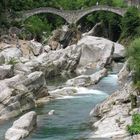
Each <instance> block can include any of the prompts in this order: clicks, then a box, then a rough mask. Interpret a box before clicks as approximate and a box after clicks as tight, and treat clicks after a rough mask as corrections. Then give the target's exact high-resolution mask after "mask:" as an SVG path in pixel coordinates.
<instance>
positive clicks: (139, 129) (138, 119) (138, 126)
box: [127, 114, 140, 135]
mask: <svg viewBox="0 0 140 140" xmlns="http://www.w3.org/2000/svg"><path fill="white" fill-rule="evenodd" d="M127 130H128V132H129V133H130V134H131V135H136V134H140V114H133V115H132V125H128V126H127Z"/></svg>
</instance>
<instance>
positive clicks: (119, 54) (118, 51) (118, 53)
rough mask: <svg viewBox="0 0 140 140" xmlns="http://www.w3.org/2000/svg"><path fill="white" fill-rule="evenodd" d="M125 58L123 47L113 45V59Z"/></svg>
mask: <svg viewBox="0 0 140 140" xmlns="http://www.w3.org/2000/svg"><path fill="white" fill-rule="evenodd" d="M124 57H125V47H124V46H123V45H121V44H118V43H114V53H113V59H121V58H124Z"/></svg>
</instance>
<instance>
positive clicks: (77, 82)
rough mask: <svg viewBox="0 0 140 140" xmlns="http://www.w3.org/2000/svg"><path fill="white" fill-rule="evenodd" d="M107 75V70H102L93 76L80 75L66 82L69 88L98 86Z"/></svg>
mask: <svg viewBox="0 0 140 140" xmlns="http://www.w3.org/2000/svg"><path fill="white" fill-rule="evenodd" d="M106 75H107V69H105V68H104V69H102V70H100V71H98V72H96V73H94V74H92V75H80V76H78V77H76V78H73V79H69V80H68V81H67V82H66V85H68V86H89V85H95V84H97V83H98V82H99V81H100V79H102V78H103V77H105V76H106Z"/></svg>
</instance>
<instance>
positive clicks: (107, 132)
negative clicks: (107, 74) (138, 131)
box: [90, 62, 140, 140]
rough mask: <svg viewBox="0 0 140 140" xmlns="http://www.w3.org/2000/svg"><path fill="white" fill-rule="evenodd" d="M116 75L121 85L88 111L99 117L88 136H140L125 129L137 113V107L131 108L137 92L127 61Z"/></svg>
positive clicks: (121, 139) (123, 138)
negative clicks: (93, 131)
mask: <svg viewBox="0 0 140 140" xmlns="http://www.w3.org/2000/svg"><path fill="white" fill-rule="evenodd" d="M118 77H119V83H121V85H122V87H121V88H120V89H119V90H118V91H116V92H115V93H113V94H112V95H110V96H109V97H108V98H107V99H106V100H105V101H104V102H103V103H101V104H98V105H97V106H96V107H95V108H94V109H93V110H92V111H91V112H90V116H92V117H93V116H94V117H100V119H99V121H97V122H95V123H94V124H93V127H95V128H96V129H97V130H96V131H95V133H93V134H91V135H90V138H111V139H112V140H118V139H119V140H132V139H134V140H139V138H140V136H139V135H134V136H130V134H129V133H128V131H127V126H128V125H131V124H132V115H133V114H135V113H139V107H135V108H132V104H133V103H132V96H137V95H138V93H137V90H136V89H135V88H134V87H133V84H132V81H131V73H130V72H129V71H128V69H127V62H126V63H125V64H124V67H123V68H122V70H121V71H120V73H119V74H118Z"/></svg>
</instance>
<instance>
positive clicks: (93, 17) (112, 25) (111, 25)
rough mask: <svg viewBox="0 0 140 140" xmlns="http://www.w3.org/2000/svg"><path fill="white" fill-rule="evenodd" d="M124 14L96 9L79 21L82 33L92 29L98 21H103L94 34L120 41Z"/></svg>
mask: <svg viewBox="0 0 140 140" xmlns="http://www.w3.org/2000/svg"><path fill="white" fill-rule="evenodd" d="M121 19H122V16H121V15H118V14H116V13H113V12H110V11H95V12H91V13H89V14H86V15H84V16H83V17H82V18H80V19H79V20H78V22H77V25H80V30H81V32H82V33H85V32H88V31H90V30H91V29H92V28H93V27H94V26H95V25H96V24H97V23H100V22H102V24H101V25H100V26H98V28H97V29H96V30H95V33H94V36H98V37H104V38H108V39H110V40H112V41H118V39H119V38H120V35H121V32H122V31H121V27H120V26H121Z"/></svg>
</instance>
